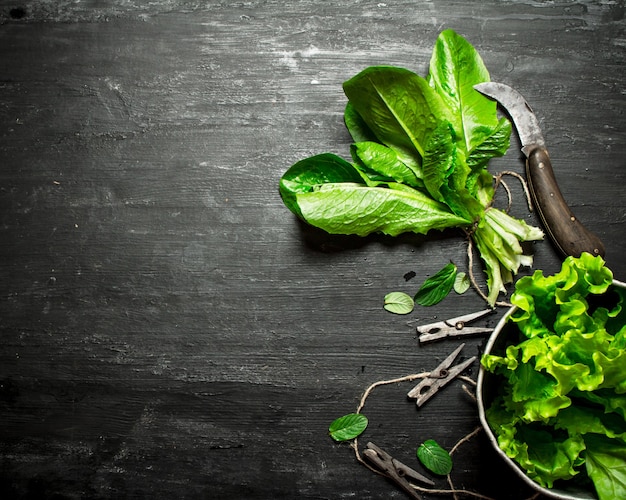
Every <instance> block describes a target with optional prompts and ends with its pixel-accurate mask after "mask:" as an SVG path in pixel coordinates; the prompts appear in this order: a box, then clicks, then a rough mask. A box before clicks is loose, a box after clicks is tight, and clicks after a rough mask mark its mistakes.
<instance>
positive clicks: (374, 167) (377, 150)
mask: <svg viewBox="0 0 626 500" xmlns="http://www.w3.org/2000/svg"><path fill="white" fill-rule="evenodd" d="M350 152H351V153H352V158H353V160H354V162H355V166H356V167H357V168H358V169H359V170H360V171H361V172H363V174H365V176H366V177H367V178H368V179H369V180H371V181H372V184H373V185H377V184H384V183H387V182H398V183H401V184H406V185H407V186H411V187H414V188H417V189H420V188H424V183H423V182H422V181H421V180H420V179H418V178H417V176H416V175H415V172H414V171H413V170H411V169H410V168H409V167H407V166H406V165H405V164H404V163H402V161H400V159H399V158H398V155H397V154H396V152H395V151H394V150H393V149H391V148H388V147H387V146H385V145H384V144H379V143H377V142H372V141H364V142H356V143H354V144H352V146H351V147H350Z"/></svg>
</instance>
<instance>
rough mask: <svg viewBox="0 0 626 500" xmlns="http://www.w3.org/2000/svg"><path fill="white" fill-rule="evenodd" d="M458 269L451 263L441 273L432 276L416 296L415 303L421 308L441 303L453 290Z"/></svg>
mask: <svg viewBox="0 0 626 500" xmlns="http://www.w3.org/2000/svg"><path fill="white" fill-rule="evenodd" d="M456 274H457V267H456V266H455V265H454V264H453V263H452V262H450V263H449V264H446V265H445V266H444V267H443V269H441V271H439V272H437V274H435V275H434V276H431V277H430V278H428V279H427V280H426V281H424V284H423V285H422V287H421V288H420V289H419V290H418V291H417V293H416V294H415V297H414V298H415V302H416V303H418V304H419V305H420V306H433V305H435V304H437V303H439V302H441V301H442V300H443V299H444V298H445V297H446V296H447V295H448V294H449V293H450V290H452V286H453V285H454V280H455V279H456Z"/></svg>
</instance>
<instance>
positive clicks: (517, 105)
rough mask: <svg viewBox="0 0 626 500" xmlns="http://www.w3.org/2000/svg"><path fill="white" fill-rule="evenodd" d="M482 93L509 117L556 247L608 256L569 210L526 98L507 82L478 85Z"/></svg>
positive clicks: (575, 253)
mask: <svg viewBox="0 0 626 500" xmlns="http://www.w3.org/2000/svg"><path fill="white" fill-rule="evenodd" d="M474 88H475V89H476V90H477V91H478V92H480V93H481V94H483V95H485V96H487V97H489V98H491V99H494V100H495V101H497V102H498V103H499V104H500V106H502V108H503V109H504V110H505V111H506V113H507V114H508V115H509V117H510V118H511V120H512V121H513V124H514V125H515V129H516V130H517V134H518V135H519V138H520V141H521V143H522V153H524V156H526V179H527V182H528V187H529V190H530V192H531V195H532V197H533V200H534V203H535V207H536V209H537V212H538V214H539V217H540V219H541V221H542V223H543V225H544V227H545V229H546V232H547V233H548V235H549V236H550V239H551V240H552V241H553V243H554V245H555V246H556V248H557V249H558V250H559V251H560V252H561V253H562V254H563V255H565V256H568V255H572V256H574V257H579V256H580V254H581V253H583V252H589V253H590V254H592V255H601V256H604V253H605V252H604V244H603V243H602V241H601V240H600V238H599V237H598V236H596V235H595V234H594V233H592V232H591V231H589V230H588V229H587V228H586V227H585V226H584V225H583V224H582V223H581V222H580V221H579V220H578V219H577V218H576V217H575V216H574V214H573V213H572V211H571V209H570V208H569V206H568V204H567V202H566V201H565V198H564V197H563V194H562V193H561V190H560V189H559V185H558V183H557V180H556V176H555V175H554V170H553V169H552V163H551V161H550V155H549V154H548V150H547V149H546V144H545V140H544V138H543V134H542V133H541V127H540V126H539V121H538V120H537V117H536V116H535V113H534V112H533V110H532V108H531V107H530V106H529V105H528V103H527V102H526V99H524V97H523V96H522V95H521V94H520V93H519V92H518V91H517V90H515V89H513V88H511V87H509V86H508V85H505V84H503V83H496V82H485V83H480V84H478V85H475V86H474Z"/></svg>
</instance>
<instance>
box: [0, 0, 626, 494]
mask: <svg viewBox="0 0 626 500" xmlns="http://www.w3.org/2000/svg"><path fill="white" fill-rule="evenodd" d="M16 9H17V10H16ZM623 15H624V5H623V2H600V1H579V2H569V1H567V2H560V3H554V2H532V1H508V2H496V1H484V2H470V1H460V0H454V1H445V2H443V1H423V2H413V1H398V2H376V1H345V0H339V1H335V2H332V3H328V2H322V1H317V0H315V1H314V0H306V1H304V0H303V1H296V2H289V3H286V4H285V3H283V2H277V1H260V0H259V1H250V2H215V1H209V2H188V1H185V0H172V1H162V2H150V3H145V2H137V1H114V0H111V1H104V2H102V1H97V2H96V1H84V2H45V1H37V0H34V1H30V2H24V3H23V4H21V6H20V5H18V4H15V3H14V2H7V1H0V165H2V167H1V168H0V276H1V281H0V283H1V284H0V338H1V339H2V347H1V349H0V355H1V360H2V361H1V363H0V418H1V420H2V423H3V425H2V427H1V428H0V492H1V493H2V496H3V498H11V497H40V498H50V497H55V496H57V497H63V498H79V497H80V498H110V497H126V498H143V497H148V496H150V497H153V496H155V495H156V496H162V497H164V498H170V497H175V498H198V497H207V498H240V497H244V496H245V497H247V498H259V499H260V498H342V497H350V496H356V497H359V498H372V499H374V498H403V496H402V495H403V494H402V493H401V492H399V491H396V489H395V488H394V486H393V485H391V484H390V483H387V482H386V481H385V480H383V479H381V478H379V477H377V476H375V475H373V474H371V473H369V472H368V471H367V470H366V469H364V468H362V467H361V466H359V465H358V464H357V463H356V461H355V460H354V457H353V455H352V452H351V450H350V449H349V448H347V447H344V446H337V445H336V444H335V443H333V442H332V441H331V440H330V439H329V438H328V437H327V435H326V432H327V427H328V424H329V423H330V421H332V420H333V419H334V418H335V417H337V416H339V415H341V414H343V413H347V412H350V411H353V410H354V408H355V407H356V404H357V400H358V398H359V396H360V394H361V393H362V391H363V390H364V389H365V388H366V387H367V386H368V385H369V384H370V383H372V382H374V381H376V380H380V379H388V378H394V377H397V376H401V375H405V374H408V373H412V372H420V371H425V370H428V369H430V368H432V367H433V366H434V365H436V364H437V363H438V362H439V360H441V359H442V358H443V356H445V354H447V352H449V351H450V350H451V349H452V348H453V347H456V345H457V343H456V342H454V341H452V342H444V343H440V344H434V345H430V346H419V345H418V343H417V340H416V336H415V330H414V329H415V326H416V325H417V324H418V323H424V322H427V321H430V320H432V319H434V318H435V317H437V318H442V317H447V316H453V315H458V314H459V313H464V312H469V311H473V310H476V309H478V308H482V307H483V304H482V302H481V301H480V299H478V297H476V296H475V295H473V294H467V295H464V296H462V297H458V298H455V299H449V300H446V301H444V302H443V303H441V304H440V305H438V306H436V307H435V308H433V309H429V310H423V309H421V310H419V311H417V312H416V313H414V314H413V315H411V316H410V317H408V318H399V317H394V316H391V315H389V314H388V313H386V312H385V311H383V310H382V308H381V300H382V297H383V296H384V294H385V293H387V292H388V291H390V290H392V289H404V290H407V291H415V290H416V289H417V287H418V286H419V283H420V282H421V281H422V280H423V279H424V278H425V277H427V276H428V275H431V274H432V273H434V272H435V271H436V270H438V269H439V268H440V267H441V266H442V265H443V264H445V263H446V262H447V261H448V260H450V259H452V260H454V261H455V262H457V263H459V264H464V263H465V246H464V240H463V237H462V236H461V235H459V234H457V233H455V232H446V233H444V234H435V235H429V236H428V237H421V236H404V237H401V238H398V239H396V240H392V239H390V238H384V237H370V238H366V239H358V238H350V237H334V236H328V235H325V234H321V233H319V232H317V231H315V230H312V229H311V228H307V227H305V226H303V225H302V224H300V223H298V222H297V221H296V220H295V219H294V218H293V217H292V216H291V214H290V213H289V212H288V211H287V209H286V208H285V207H284V206H283V204H282V202H281V200H280V198H279V196H278V192H277V183H278V179H279V178H280V175H281V174H282V173H283V172H284V171H285V170H286V169H287V168H288V167H289V166H290V165H291V164H292V163H293V162H295V161H297V160H299V159H301V158H303V157H305V156H308V155H311V154H315V153H319V152H324V151H332V152H335V153H337V154H340V155H342V156H346V157H347V156H348V146H349V137H348V134H347V133H346V131H345V128H344V126H343V123H342V112H343V106H344V105H345V98H344V96H343V94H342V91H341V83H342V82H343V81H344V80H346V79H347V78H349V77H351V76H353V75H354V74H355V73H356V72H358V71H359V70H361V69H363V68H365V67H366V66H369V65H373V64H394V65H399V66H403V67H407V68H410V69H413V70H415V71H417V72H418V73H420V74H424V73H425V72H426V69H427V66H428V59H429V57H430V52H431V49H432V45H433V43H434V40H435V38H436V36H437V34H438V33H439V32H440V31H441V30H442V29H445V28H453V29H456V30H457V31H458V32H459V33H461V34H463V35H464V36H466V37H467V38H468V40H469V41H470V42H471V43H473V44H474V45H475V46H476V47H477V49H478V50H479V52H480V53H481V55H482V56H483V58H484V59H485V62H486V64H487V66H488V68H489V69H490V71H491V74H492V77H493V79H497V80H501V81H503V82H505V83H509V84H511V85H514V86H516V87H517V88H519V89H520V91H522V92H523V93H524V95H526V97H527V98H528V100H529V101H530V102H531V104H532V105H533V107H534V108H535V110H536V112H537V114H538V116H539V118H540V120H541V123H542V126H543V127H544V130H545V135H546V139H547V141H548V145H549V147H550V150H551V153H552V157H553V161H554V164H555V169H556V171H557V176H558V179H559V181H560V183H561V188H562V191H563V193H564V194H565V197H566V199H567V200H568V201H569V202H570V203H571V205H572V207H573V209H574V211H575V213H576V214H577V215H578V216H579V218H581V219H582V220H583V221H585V222H586V223H588V224H589V225H590V226H591V227H592V228H594V230H596V231H597V232H598V233H599V234H600V236H601V237H602V238H603V239H604V240H605V242H606V246H607V253H608V255H607V261H608V262H609V264H610V265H611V267H612V268H613V269H614V271H615V273H616V275H617V276H618V277H622V278H624V277H625V276H626V262H624V260H623V259H622V258H621V254H622V247H623V245H624V236H623V230H622V228H623V223H624V220H625V219H626V205H625V202H624V196H623V194H622V191H623V186H624V183H625V180H626V179H625V175H626V174H625V170H624V168H623V167H624V165H623V158H624V156H626V127H625V119H624V114H623V111H624V88H623V87H624V83H623V82H624V67H625V65H624V62H625V60H626V50H625V47H626V41H625V40H626V35H625V31H624V28H625V24H624V19H623ZM493 168H494V171H495V170H503V169H512V170H517V171H519V172H521V171H522V168H523V165H522V163H521V161H520V155H519V154H518V153H517V152H516V151H515V150H514V148H512V150H511V151H510V152H509V154H508V155H507V156H506V157H505V158H503V159H499V160H497V161H494V164H493ZM513 189H514V192H515V206H514V211H515V213H516V214H517V215H518V216H520V217H528V220H529V221H531V222H536V219H535V218H534V215H529V214H528V211H527V209H526V208H525V205H524V203H523V200H522V198H521V192H520V191H519V189H518V188H517V187H516V186H513ZM559 262H560V261H559V258H558V256H557V255H556V254H555V252H554V251H553V249H552V248H551V247H550V245H549V244H548V243H547V242H545V243H540V244H538V245H536V267H538V268H543V269H545V270H546V271H547V272H553V271H555V270H557V269H558V266H559ZM408 271H415V272H416V273H417V276H416V277H415V278H414V279H413V280H411V281H409V282H406V281H405V279H404V275H405V274H406V273H407V272H408ZM490 321H491V322H493V321H495V320H494V319H492V320H490ZM482 342H483V340H482V339H481V338H476V339H471V340H469V341H468V346H467V348H466V351H467V352H466V355H467V356H469V355H472V354H475V353H477V352H478V349H479V347H480V345H481V344H482ZM476 369H477V368H476V367H474V373H475V370H476ZM409 388H410V386H405V385H402V386H390V387H385V388H381V389H378V390H377V392H376V393H375V395H374V396H373V397H372V399H371V400H370V402H369V403H368V407H367V409H368V414H369V415H370V417H371V420H372V425H371V426H370V429H369V430H368V432H369V433H370V434H369V437H370V438H371V439H372V440H373V441H375V442H377V443H378V444H380V445H381V446H382V447H383V448H385V449H388V450H389V451H392V452H393V453H395V454H397V455H398V457H399V458H400V459H402V460H405V461H406V462H409V463H411V462H410V461H411V460H413V461H414V460H415V459H414V450H415V448H416V447H417V445H419V443H420V442H421V440H424V439H428V438H435V439H437V440H439V441H440V442H442V443H443V444H445V445H446V446H451V445H453V444H454V442H455V441H456V440H457V439H458V438H460V437H461V436H462V435H463V434H465V433H467V432H469V431H471V430H472V429H473V428H474V427H475V426H476V425H478V420H477V417H476V410H475V406H474V405H473V403H472V402H471V400H469V398H467V396H466V395H464V394H463V392H462V391H461V389H460V383H455V384H453V385H452V386H450V387H449V388H448V389H446V391H444V393H443V394H441V395H440V396H438V397H437V398H436V399H435V400H433V401H432V402H431V403H429V404H428V405H427V406H426V407H424V408H423V409H421V410H419V411H417V410H416V408H415V405H414V404H412V402H410V401H407V400H406V398H405V394H406V392H407V391H408V389H409ZM412 463H415V462H412ZM494 471H496V472H497V473H494ZM455 474H457V475H458V476H456V477H458V485H459V486H461V485H462V486H463V487H466V488H469V489H474V490H478V491H481V492H483V493H486V494H490V495H492V496H493V497H495V498H524V497H525V496H528V491H526V490H523V489H521V486H519V483H517V482H516V480H515V479H514V478H513V476H512V474H511V473H510V472H509V471H507V470H506V469H505V468H504V466H503V465H502V464H500V463H499V462H498V461H497V460H496V458H495V456H494V454H493V453H492V452H491V451H490V449H489V447H488V445H487V443H486V441H485V439H484V437H477V438H475V439H474V440H473V441H471V442H470V443H468V444H467V445H466V446H465V447H464V448H463V450H462V452H461V453H460V454H459V458H458V464H457V466H456V468H455ZM441 486H445V484H444V483H443V482H441Z"/></svg>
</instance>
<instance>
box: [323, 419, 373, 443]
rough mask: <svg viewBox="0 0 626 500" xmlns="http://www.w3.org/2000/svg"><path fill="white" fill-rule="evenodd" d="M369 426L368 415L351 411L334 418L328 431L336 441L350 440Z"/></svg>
mask: <svg viewBox="0 0 626 500" xmlns="http://www.w3.org/2000/svg"><path fill="white" fill-rule="evenodd" d="M366 427H367V417H366V416H365V415H361V414H360V413H349V414H348V415H344V416H343V417H339V418H338V419H336V420H334V421H333V423H332V424H330V427H329V428H328V432H329V434H330V437H331V438H333V439H334V440H335V441H349V440H350V439H354V438H355V437H357V436H359V435H360V434H361V433H362V432H363V431H364V430H365V429H366Z"/></svg>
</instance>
